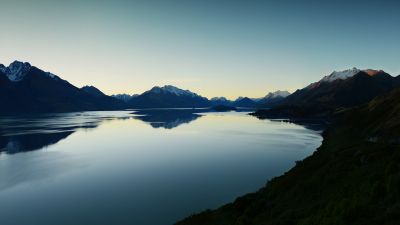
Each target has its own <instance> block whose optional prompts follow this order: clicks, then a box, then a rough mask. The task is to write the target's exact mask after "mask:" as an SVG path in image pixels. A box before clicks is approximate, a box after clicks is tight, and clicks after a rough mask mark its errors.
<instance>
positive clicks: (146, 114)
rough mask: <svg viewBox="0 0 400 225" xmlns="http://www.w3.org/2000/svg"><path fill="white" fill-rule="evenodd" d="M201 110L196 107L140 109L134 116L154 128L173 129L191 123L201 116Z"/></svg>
mask: <svg viewBox="0 0 400 225" xmlns="http://www.w3.org/2000/svg"><path fill="white" fill-rule="evenodd" d="M199 112H202V111H199V110H195V109H176V110H174V109H159V110H140V111H136V112H135V113H134V114H135V115H137V116H135V117H134V118H135V119H138V120H141V121H143V122H146V123H148V124H150V125H151V126H152V127H153V128H160V127H162V128H165V129H173V128H176V127H178V126H179V125H181V124H185V123H190V122H192V121H194V120H196V119H198V118H199V117H201V115H200V114H197V113H199Z"/></svg>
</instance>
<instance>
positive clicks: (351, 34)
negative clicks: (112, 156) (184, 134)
mask: <svg viewBox="0 0 400 225" xmlns="http://www.w3.org/2000/svg"><path fill="white" fill-rule="evenodd" d="M399 12H400V1H396V0H392V1H390V0H387V1H385V0H381V1H361V0H359V1H349V0H348V1H334V0H330V1H325V0H320V1H287V0H275V1H273V0H271V1H268V0H264V1H256V0H254V1H251V0H243V1H234V0H230V1H228V0H227V1H224V0H197V1H194V0H193V1H191V0H180V1H178V0H160V1H151V0H143V1H128V0H125V1H124V0H113V1H101V0H97V1H94V0H93V1H91V0H87V1H77V0H70V1H50V0H36V1H35V0H26V1H21V0H12V1H11V0H10V1H9V0H0V23H1V31H0V63H3V64H6V65H8V64H9V63H10V62H12V61H13V60H15V59H17V60H21V61H29V62H30V63H31V64H33V65H35V66H37V67H39V68H42V69H44V70H46V71H51V72H53V73H55V74H57V75H59V76H60V77H62V78H63V79H66V80H68V81H70V82H71V83H72V84H74V85H76V86H79V87H80V86H83V85H86V84H88V85H94V86H96V87H98V88H99V89H101V90H102V91H104V92H105V93H107V94H116V93H129V94H134V93H141V92H143V91H145V90H148V89H150V88H151V87H153V86H155V85H165V84H172V85H175V86H178V87H181V88H184V89H190V90H192V91H194V92H197V93H199V94H201V95H203V96H206V97H213V96H226V97H229V98H236V97H237V96H249V97H260V96H264V95H265V94H266V93H267V92H269V91H274V90H277V89H282V90H285V89H286V90H289V91H294V90H296V89H298V88H302V87H304V86H305V85H307V84H309V83H311V82H313V81H316V80H319V79H320V78H321V77H322V76H323V75H327V74H329V73H330V72H331V71H333V70H343V69H347V68H350V67H358V68H361V69H365V68H375V69H384V70H385V71H387V72H389V73H391V74H392V75H397V74H400V13H399Z"/></svg>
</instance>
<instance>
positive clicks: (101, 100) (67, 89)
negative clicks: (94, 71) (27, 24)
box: [0, 61, 124, 113]
mask: <svg viewBox="0 0 400 225" xmlns="http://www.w3.org/2000/svg"><path fill="white" fill-rule="evenodd" d="M0 87H1V88H0V104H1V105H2V106H3V107H1V108H0V113H34V112H70V111H87V110H114V109H122V108H124V105H123V103H121V102H120V101H118V100H116V99H114V98H111V97H109V96H106V95H102V96H95V95H93V93H89V92H87V89H86V88H85V89H86V90H82V89H79V88H77V87H75V86H73V85H72V84H70V83H69V82H68V81H65V80H63V79H61V78H60V77H58V76H56V75H54V74H52V73H50V72H45V71H43V70H41V69H39V68H37V67H35V66H31V65H30V64H29V63H23V62H20V61H14V62H12V63H11V64H10V65H9V66H8V67H5V66H4V65H0Z"/></svg>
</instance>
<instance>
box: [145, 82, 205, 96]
mask: <svg viewBox="0 0 400 225" xmlns="http://www.w3.org/2000/svg"><path fill="white" fill-rule="evenodd" d="M150 92H153V93H161V92H166V93H171V94H175V95H177V96H192V97H195V96H198V95H197V94H195V93H193V92H191V91H189V90H183V89H180V88H177V87H175V86H172V85H165V86H163V87H158V86H156V87H153V88H152V89H151V90H150Z"/></svg>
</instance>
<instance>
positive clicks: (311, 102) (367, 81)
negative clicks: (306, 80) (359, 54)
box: [255, 68, 400, 118]
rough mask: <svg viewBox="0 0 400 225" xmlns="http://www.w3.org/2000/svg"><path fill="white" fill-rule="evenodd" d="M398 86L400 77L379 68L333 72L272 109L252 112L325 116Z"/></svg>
mask: <svg viewBox="0 0 400 225" xmlns="http://www.w3.org/2000/svg"><path fill="white" fill-rule="evenodd" d="M399 86H400V77H393V76H391V75H389V74H387V73H385V72H384V71H381V70H364V71H362V70H358V69H355V68H353V69H352V70H346V71H341V72H333V73H332V74H330V75H329V76H325V77H324V78H322V79H321V80H320V81H318V82H315V83H312V84H310V85H308V86H307V87H305V88H303V89H300V90H297V91H296V92H294V93H293V94H291V95H289V96H288V97H286V98H285V99H284V101H282V102H281V103H280V104H279V105H275V106H274V108H272V109H271V110H260V111H258V112H256V113H255V115H257V116H258V117H260V118H277V117H279V118H321V117H322V118H327V117H330V116H331V115H332V114H334V113H336V112H337V111H340V110H343V109H346V108H351V107H354V106H359V105H362V104H365V103H367V102H369V101H370V100H371V99H373V98H374V97H376V96H378V95H381V94H384V93H387V92H390V91H391V90H393V89H394V88H396V87H399Z"/></svg>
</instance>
